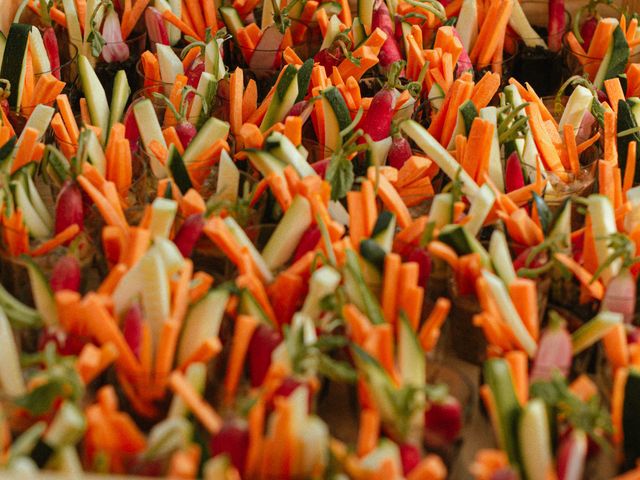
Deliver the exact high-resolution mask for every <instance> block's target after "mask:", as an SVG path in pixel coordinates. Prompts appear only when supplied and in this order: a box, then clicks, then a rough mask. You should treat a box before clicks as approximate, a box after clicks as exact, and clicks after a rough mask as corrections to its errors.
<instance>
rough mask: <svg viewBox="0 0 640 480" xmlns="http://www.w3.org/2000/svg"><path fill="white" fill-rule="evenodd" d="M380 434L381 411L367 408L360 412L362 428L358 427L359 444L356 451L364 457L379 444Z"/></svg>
mask: <svg viewBox="0 0 640 480" xmlns="http://www.w3.org/2000/svg"><path fill="white" fill-rule="evenodd" d="M379 436H380V413H379V412H378V411H377V410H376V409H373V408H367V409H364V410H362V412H361V413H360V428H359V429H358V444H357V447H356V451H357V453H358V456H359V457H364V456H365V455H366V454H367V453H369V452H371V451H372V450H373V449H375V448H376V446H377V445H378V437H379Z"/></svg>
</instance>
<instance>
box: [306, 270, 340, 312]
mask: <svg viewBox="0 0 640 480" xmlns="http://www.w3.org/2000/svg"><path fill="white" fill-rule="evenodd" d="M341 279H342V277H341V276H340V274H339V273H338V272H337V271H336V270H335V269H333V268H332V267H330V266H328V265H325V266H324V267H321V268H319V269H318V270H316V271H315V272H313V274H312V275H311V279H310V281H309V293H308V294H307V298H305V300H304V305H303V306H302V310H301V313H303V314H304V315H307V316H308V317H310V318H311V319H313V320H316V319H317V318H318V317H319V316H320V314H321V313H322V311H323V309H322V306H321V302H322V299H323V298H325V297H326V296H327V295H333V294H334V293H335V291H336V288H338V285H339V284H340V281H341Z"/></svg>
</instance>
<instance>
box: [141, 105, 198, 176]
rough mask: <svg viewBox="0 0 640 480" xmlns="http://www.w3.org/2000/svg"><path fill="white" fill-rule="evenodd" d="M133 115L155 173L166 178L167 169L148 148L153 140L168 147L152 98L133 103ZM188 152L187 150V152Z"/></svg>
mask: <svg viewBox="0 0 640 480" xmlns="http://www.w3.org/2000/svg"><path fill="white" fill-rule="evenodd" d="M133 115H134V117H135V119H136V123H137V124H138V129H139V130H140V138H141V139H142V144H143V145H144V147H145V149H146V150H147V152H148V154H149V157H150V158H151V160H150V163H151V170H152V171H153V174H154V175H155V176H156V177H157V178H165V177H166V176H167V169H166V168H165V167H164V165H162V164H161V163H160V161H159V160H158V159H157V158H156V157H155V155H153V154H151V153H150V150H149V148H148V147H149V145H150V144H151V142H152V141H154V140H156V141H157V142H159V143H160V145H162V146H163V147H165V148H166V147H167V143H166V142H165V140H164V135H162V129H161V128H160V123H159V122H158V115H157V114H156V110H155V108H153V103H151V100H149V99H148V98H145V99H144V100H140V101H139V102H136V103H135V104H134V105H133ZM196 138H197V137H196ZM194 140H195V138H194ZM192 143H193V142H192ZM189 147H191V145H189ZM187 151H188V149H187ZM186 153H187V152H185V154H186Z"/></svg>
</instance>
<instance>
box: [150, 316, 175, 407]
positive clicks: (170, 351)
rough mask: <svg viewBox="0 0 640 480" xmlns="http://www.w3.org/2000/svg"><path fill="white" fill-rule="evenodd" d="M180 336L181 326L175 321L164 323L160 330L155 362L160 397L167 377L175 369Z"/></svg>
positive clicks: (156, 382) (156, 381) (156, 384)
mask: <svg viewBox="0 0 640 480" xmlns="http://www.w3.org/2000/svg"><path fill="white" fill-rule="evenodd" d="M179 334H180V325H179V324H178V322H177V321H175V320H173V319H171V320H165V321H164V323H163V324H162V329H161V330H160V338H159V340H158V349H157V352H156V361H155V386H156V387H157V388H158V395H159V396H162V393H164V388H165V386H166V382H167V376H168V375H169V372H171V369H172V367H173V362H174V359H175V354H176V346H177V343H178V335H179ZM154 393H155V389H154Z"/></svg>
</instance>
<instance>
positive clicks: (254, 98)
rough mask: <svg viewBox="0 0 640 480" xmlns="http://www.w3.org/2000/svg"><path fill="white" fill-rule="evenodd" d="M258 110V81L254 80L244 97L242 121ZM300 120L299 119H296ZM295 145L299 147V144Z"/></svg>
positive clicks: (250, 81)
mask: <svg viewBox="0 0 640 480" xmlns="http://www.w3.org/2000/svg"><path fill="white" fill-rule="evenodd" d="M257 108H258V87H257V84H256V81H255V80H254V79H253V78H252V79H250V80H249V82H248V83H247V88H245V89H244V94H243V95H242V121H243V122H244V121H245V120H246V119H248V118H249V117H250V116H251V115H252V114H253V112H255V111H256V109H257ZM296 118H299V117H296ZM295 145H298V144H297V143H296V144H295Z"/></svg>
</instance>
